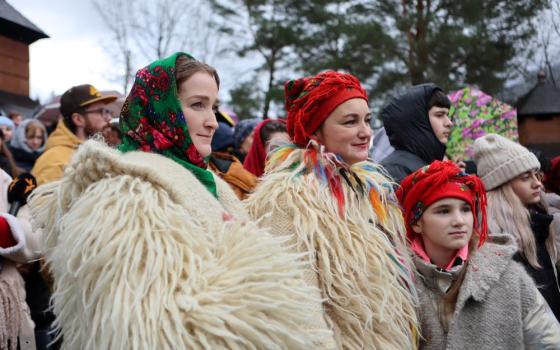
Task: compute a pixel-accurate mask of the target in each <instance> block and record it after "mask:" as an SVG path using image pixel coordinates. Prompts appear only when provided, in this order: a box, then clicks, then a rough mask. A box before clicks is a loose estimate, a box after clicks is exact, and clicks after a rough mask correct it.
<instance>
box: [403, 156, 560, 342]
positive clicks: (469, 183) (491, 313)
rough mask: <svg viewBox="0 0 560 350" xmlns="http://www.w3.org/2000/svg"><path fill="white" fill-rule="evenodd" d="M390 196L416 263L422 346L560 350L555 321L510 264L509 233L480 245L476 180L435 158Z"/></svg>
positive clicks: (482, 204) (481, 213)
mask: <svg viewBox="0 0 560 350" xmlns="http://www.w3.org/2000/svg"><path fill="white" fill-rule="evenodd" d="M397 196H398V198H399V201H400V202H401V205H402V207H403V210H404V217H405V221H406V232H407V236H408V240H409V242H410V244H411V247H412V250H413V252H414V258H413V259H414V263H415V265H416V268H417V272H416V273H417V278H416V288H417V289H418V295H419V297H420V303H419V309H420V320H421V325H420V331H421V335H422V340H421V343H420V348H421V349H443V348H447V349H473V350H475V349H476V350H480V349H490V348H491V349H496V348H499V349H558V348H559V347H560V325H559V324H558V322H557V321H556V319H555V317H554V314H553V313H552V311H550V309H549V307H548V305H547V304H546V302H545V300H544V299H543V297H542V296H541V294H540V293H539V292H538V290H537V288H536V287H535V284H534V282H533V281H532V279H531V277H529V276H528V275H527V273H526V272H525V270H524V269H523V267H522V266H521V265H519V264H518V263H516V262H514V261H513V259H512V256H513V254H514V253H515V251H516V249H515V246H514V245H512V244H511V242H510V238H509V236H508V235H493V236H492V237H493V240H494V242H495V243H502V244H495V243H489V242H486V241H487V236H488V232H487V225H486V193H485V188H484V185H483V183H482V181H481V180H480V179H479V178H478V177H476V176H469V175H467V174H465V173H464V172H463V171H462V170H461V169H460V168H459V167H458V166H457V165H456V164H454V163H453V162H447V161H446V162H440V161H435V162H433V163H432V164H430V165H427V166H425V167H423V168H421V169H419V170H417V171H416V172H414V173H412V174H411V175H409V176H407V177H406V178H405V179H404V180H403V181H402V183H401V187H400V188H399V189H398V190H397ZM505 243H509V244H505Z"/></svg>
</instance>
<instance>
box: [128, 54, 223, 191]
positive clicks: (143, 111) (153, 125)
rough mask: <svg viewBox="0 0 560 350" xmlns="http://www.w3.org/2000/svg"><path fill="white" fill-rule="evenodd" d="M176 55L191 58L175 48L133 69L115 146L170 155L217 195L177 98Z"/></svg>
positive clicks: (205, 161) (211, 177)
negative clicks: (175, 51)
mask: <svg viewBox="0 0 560 350" xmlns="http://www.w3.org/2000/svg"><path fill="white" fill-rule="evenodd" d="M180 56H187V57H189V58H193V57H192V56H190V55H189V54H186V53H183V52H177V53H175V54H173V55H171V56H169V57H167V58H164V59H160V60H157V61H155V62H153V63H152V64H150V65H149V66H147V67H144V68H142V69H140V70H139V71H138V72H137V73H136V79H135V81H134V85H133V86H132V89H131V90H130V93H129V94H128V97H127V98H126V101H125V103H124V106H123V108H122V111H121V116H120V123H119V125H120V128H121V131H122V132H123V135H124V136H123V143H122V144H121V145H120V146H119V150H120V151H122V152H129V151H137V150H139V151H144V152H153V153H159V154H161V155H163V156H165V157H167V158H170V159H173V160H174V161H175V162H177V163H179V164H181V165H182V166H183V167H185V168H186V169H187V170H189V171H190V172H191V173H192V174H193V175H194V176H196V178H197V179H198V180H199V181H200V182H201V183H202V184H203V185H204V186H205V187H206V189H207V190H208V191H210V193H212V194H213V195H214V196H215V197H217V192H216V182H215V180H214V176H213V175H212V173H211V172H210V171H208V170H206V167H207V165H208V158H209V157H206V158H203V157H202V155H201V154H200V153H199V152H198V150H197V149H196V147H195V145H194V144H193V143H192V140H191V137H190V135H189V128H188V126H187V122H186V119H185V115H184V114H183V109H182V108H181V104H180V102H179V98H178V93H177V80H176V79H175V62H176V60H177V58H178V57H180ZM193 59H194V58H193Z"/></svg>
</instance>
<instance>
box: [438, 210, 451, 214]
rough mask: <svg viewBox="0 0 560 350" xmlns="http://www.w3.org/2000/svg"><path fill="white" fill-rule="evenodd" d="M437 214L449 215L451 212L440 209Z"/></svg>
mask: <svg viewBox="0 0 560 350" xmlns="http://www.w3.org/2000/svg"><path fill="white" fill-rule="evenodd" d="M436 214H449V210H448V209H440V210H438V211H436Z"/></svg>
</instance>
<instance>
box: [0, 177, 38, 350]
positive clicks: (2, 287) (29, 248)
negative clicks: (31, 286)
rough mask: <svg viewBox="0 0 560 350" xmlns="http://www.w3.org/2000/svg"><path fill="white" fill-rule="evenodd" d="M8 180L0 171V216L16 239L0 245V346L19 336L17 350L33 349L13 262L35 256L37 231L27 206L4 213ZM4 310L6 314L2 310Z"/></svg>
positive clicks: (22, 287) (20, 283)
mask: <svg viewBox="0 0 560 350" xmlns="http://www.w3.org/2000/svg"><path fill="white" fill-rule="evenodd" d="M11 180H12V179H11V178H10V176H9V175H8V174H6V172H4V171H3V170H0V216H2V217H4V218H5V219H6V220H7V221H8V224H9V225H10V230H11V232H12V235H13V237H14V238H15V240H16V242H17V244H16V245H15V246H13V247H9V248H0V257H2V262H1V263H0V264H2V267H1V270H0V302H1V303H2V308H0V349H4V347H6V346H7V342H8V340H9V339H12V342H13V339H17V338H18V337H19V344H20V349H21V350H27V349H35V334H34V324H33V321H32V320H31V316H30V312H29V307H28V306H27V303H26V302H25V285H24V281H23V278H22V277H21V275H20V273H19V272H18V270H17V269H16V264H18V263H19V264H26V263H30V262H32V261H34V260H37V259H39V257H40V255H41V254H40V249H39V243H40V232H39V231H33V230H32V229H31V224H30V222H29V209H28V208H27V206H23V207H21V208H20V210H19V211H18V214H17V218H16V217H14V216H12V215H10V214H8V211H9V209H10V205H9V204H8V185H9V184H10V182H11ZM8 309H10V312H9V313H7V312H6V311H7V310H8ZM14 349H15V347H14Z"/></svg>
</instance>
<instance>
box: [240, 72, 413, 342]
mask: <svg viewBox="0 0 560 350" xmlns="http://www.w3.org/2000/svg"><path fill="white" fill-rule="evenodd" d="M285 97H286V109H287V112H288V118H287V128H288V133H289V135H290V137H291V139H292V141H293V144H289V145H285V146H280V147H278V148H277V149H276V150H274V151H273V152H272V153H271V154H269V155H268V162H267V165H266V170H265V174H264V177H263V178H262V182H261V183H260V184H259V185H258V186H257V188H256V190H255V192H254V193H253V194H252V195H250V196H249V198H248V199H247V200H246V202H245V203H246V205H247V207H248V209H249V212H250V214H251V215H252V216H253V217H255V218H261V220H262V221H261V223H262V225H263V227H270V229H271V231H272V233H274V234H276V235H278V236H281V237H286V238H287V239H289V242H288V243H289V246H290V247H291V248H292V249H294V250H295V251H297V252H299V253H301V254H302V262H303V263H304V264H305V266H306V272H305V279H306V282H307V283H308V284H309V285H310V286H314V287H318V291H317V297H318V298H322V299H323V300H324V301H323V302H322V303H317V304H315V305H314V312H313V314H312V322H307V323H303V324H302V328H303V329H305V330H306V331H308V332H309V334H313V333H314V332H315V331H316V330H317V329H323V328H325V327H328V328H329V329H330V330H331V331H332V337H331V338H330V339H325V340H324V341H322V342H317V343H316V344H314V347H313V349H383V350H392V349H394V350H396V349H399V350H403V349H414V348H415V346H416V341H417V333H416V315H415V309H414V291H413V290H412V281H411V271H410V269H409V267H410V266H411V264H412V262H411V261H410V257H409V255H408V253H407V250H406V249H407V248H406V245H405V241H404V225H403V221H402V216H401V212H400V210H399V207H398V203H397V201H396V198H395V196H394V193H393V190H392V188H393V187H392V183H391V182H390V181H389V180H388V179H387V178H386V177H385V176H384V175H383V174H382V173H381V169H380V168H379V166H378V165H376V164H374V163H372V162H370V161H368V149H369V141H370V139H371V135H372V132H371V129H370V126H369V122H370V118H371V114H370V111H369V108H368V103H367V94H366V93H365V91H364V89H363V88H362V87H361V86H360V82H359V81H358V80H357V79H356V78H355V77H354V76H352V75H349V74H343V73H337V72H331V71H329V72H324V73H321V74H319V75H317V76H313V77H307V78H301V79H298V80H295V81H290V82H287V83H286V85H285Z"/></svg>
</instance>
